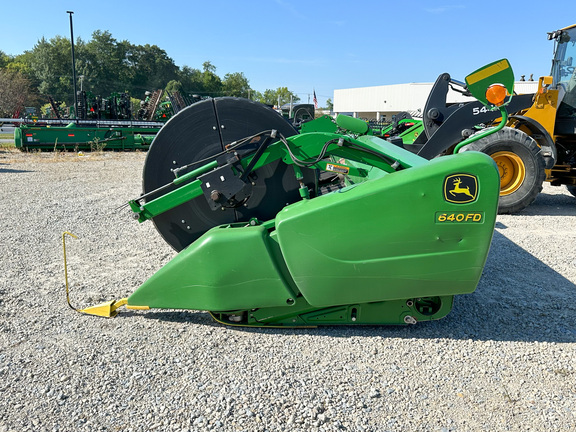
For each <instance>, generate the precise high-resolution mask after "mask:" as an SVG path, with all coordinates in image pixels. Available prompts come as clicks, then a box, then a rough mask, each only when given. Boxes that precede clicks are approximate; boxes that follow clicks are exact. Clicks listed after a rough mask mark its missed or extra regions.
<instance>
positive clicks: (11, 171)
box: [0, 167, 33, 174]
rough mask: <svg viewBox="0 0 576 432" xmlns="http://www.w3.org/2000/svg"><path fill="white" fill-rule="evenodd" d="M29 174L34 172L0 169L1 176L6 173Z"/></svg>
mask: <svg viewBox="0 0 576 432" xmlns="http://www.w3.org/2000/svg"><path fill="white" fill-rule="evenodd" d="M28 172H33V171H30V170H16V169H11V168H3V167H0V174H4V173H28Z"/></svg>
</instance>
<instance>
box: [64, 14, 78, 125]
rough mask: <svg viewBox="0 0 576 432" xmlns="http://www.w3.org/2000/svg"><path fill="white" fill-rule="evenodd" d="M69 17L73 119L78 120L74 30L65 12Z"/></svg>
mask: <svg viewBox="0 0 576 432" xmlns="http://www.w3.org/2000/svg"><path fill="white" fill-rule="evenodd" d="M66 13H67V14H69V15H70V43H71V44H72V83H73V85H74V118H78V115H77V113H76V110H77V109H78V96H77V95H76V60H75V58H74V28H73V26H72V14H73V13H74V12H72V11H66Z"/></svg>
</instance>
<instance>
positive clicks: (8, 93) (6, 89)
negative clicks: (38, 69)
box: [0, 68, 38, 117]
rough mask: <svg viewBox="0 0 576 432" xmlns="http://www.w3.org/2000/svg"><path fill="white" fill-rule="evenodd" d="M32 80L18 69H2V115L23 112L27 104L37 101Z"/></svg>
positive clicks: (0, 79) (0, 107)
mask: <svg viewBox="0 0 576 432" xmlns="http://www.w3.org/2000/svg"><path fill="white" fill-rule="evenodd" d="M37 102H38V101H37V98H36V95H35V94H34V91H33V89H32V87H31V85H30V80H29V79H28V78H26V77H25V76H24V74H22V73H21V72H19V71H17V70H11V69H8V68H3V69H0V117H12V116H14V115H16V116H18V115H20V114H21V111H22V109H23V108H24V107H25V106H31V105H35V104H36V103H37Z"/></svg>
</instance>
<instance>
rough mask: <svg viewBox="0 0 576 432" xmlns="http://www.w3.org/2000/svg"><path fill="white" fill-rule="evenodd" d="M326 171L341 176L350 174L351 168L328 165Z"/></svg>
mask: <svg viewBox="0 0 576 432" xmlns="http://www.w3.org/2000/svg"><path fill="white" fill-rule="evenodd" d="M326 171H332V172H336V173H340V174H348V171H350V168H348V167H346V166H342V165H334V164H330V163H329V164H326Z"/></svg>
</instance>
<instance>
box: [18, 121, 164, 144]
mask: <svg viewBox="0 0 576 432" xmlns="http://www.w3.org/2000/svg"><path fill="white" fill-rule="evenodd" d="M62 123H63V122H62V121H58V122H57V123H56V121H55V125H50V124H48V125H45V124H44V125H39V124H37V123H36V124H35V123H32V124H22V125H21V126H19V127H17V128H15V129H14V142H15V145H16V148H19V149H20V150H23V151H26V150H103V149H107V150H147V149H148V148H149V147H150V144H151V142H152V140H153V139H154V136H155V135H156V133H157V132H158V131H159V130H160V124H156V123H148V124H144V122H130V121H128V122H118V121H98V122H91V121H82V120H78V121H76V122H74V123H68V124H67V125H66V126H62ZM58 124H59V125H58Z"/></svg>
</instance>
